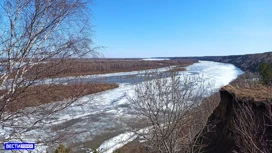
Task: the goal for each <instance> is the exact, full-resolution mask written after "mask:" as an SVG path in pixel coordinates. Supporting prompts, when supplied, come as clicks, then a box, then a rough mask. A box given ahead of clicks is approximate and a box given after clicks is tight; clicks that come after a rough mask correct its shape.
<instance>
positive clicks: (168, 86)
mask: <svg viewBox="0 0 272 153" xmlns="http://www.w3.org/2000/svg"><path fill="white" fill-rule="evenodd" d="M207 86H208V84H206V83H205V81H204V80H203V79H202V78H201V77H199V76H186V75H178V73H176V72H170V73H159V72H152V73H147V74H146V75H145V81H144V82H142V83H139V84H137V85H136V86H135V97H134V98H132V102H133V105H134V107H135V108H136V109H137V110H138V111H139V112H140V114H141V122H147V124H148V125H150V126H149V127H148V128H145V130H143V131H142V132H141V133H140V136H141V137H140V139H142V140H144V142H145V144H146V146H147V148H149V149H148V150H150V151H151V152H163V153H165V152H168V153H176V152H197V151H199V150H200V149H197V148H200V147H201V146H200V144H196V143H195V142H196V137H197V135H198V134H199V133H200V132H201V130H202V129H203V127H204V126H205V124H206V121H207V118H208V116H207V113H206V112H205V108H204V107H203V106H204V105H202V104H201V102H202V100H203V98H204V97H205V94H207V92H210V91H209V90H210V89H208V88H207ZM201 107H202V108H201ZM204 114H205V115H204ZM209 114H210V113H209ZM209 114H208V115H209ZM196 145H198V146H196Z"/></svg>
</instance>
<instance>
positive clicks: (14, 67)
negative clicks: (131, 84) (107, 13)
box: [0, 0, 95, 142]
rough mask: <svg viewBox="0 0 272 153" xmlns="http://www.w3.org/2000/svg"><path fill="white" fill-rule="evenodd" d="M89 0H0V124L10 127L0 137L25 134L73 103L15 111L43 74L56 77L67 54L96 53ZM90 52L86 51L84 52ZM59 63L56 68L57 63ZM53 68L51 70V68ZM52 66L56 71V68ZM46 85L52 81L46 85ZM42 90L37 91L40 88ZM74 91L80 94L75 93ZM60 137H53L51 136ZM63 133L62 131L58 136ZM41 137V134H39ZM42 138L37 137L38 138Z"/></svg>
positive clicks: (0, 139) (17, 137) (78, 55)
mask: <svg viewBox="0 0 272 153" xmlns="http://www.w3.org/2000/svg"><path fill="white" fill-rule="evenodd" d="M89 2H90V1H89V0H3V1H1V2H0V4H1V7H0V12H1V13H0V14H1V17H0V22H1V23H0V26H1V30H0V60H1V65H0V66H1V73H0V89H1V91H0V93H1V94H0V129H3V128H5V127H8V128H12V129H10V130H11V131H10V132H9V135H8V136H7V137H5V138H1V136H0V141H8V140H11V139H14V138H16V139H17V140H18V139H19V140H20V139H22V138H21V135H22V133H23V132H27V131H30V130H32V129H34V128H39V126H38V125H40V124H39V123H41V122H42V121H43V120H44V119H45V118H46V117H48V116H50V114H52V113H54V112H57V111H59V110H62V109H64V108H66V107H68V106H70V105H71V104H72V103H73V101H74V100H75V99H74V98H71V101H69V102H67V103H57V104H56V103H55V104H53V105H52V106H51V107H46V108H42V107H41V108H40V109H35V110H31V111H30V110H28V111H25V110H16V111H11V109H10V108H11V106H14V105H19V102H20V101H19V100H20V98H21V97H22V95H23V96H25V94H24V93H25V92H26V91H27V90H28V89H29V88H31V87H33V86H35V85H39V84H40V82H39V81H40V79H41V78H50V77H54V76H55V75H57V74H58V73H60V72H61V71H62V70H63V68H59V67H58V66H59V65H60V64H61V63H63V61H65V62H66V65H65V66H64V67H66V66H69V65H70V64H71V63H69V62H67V59H68V58H79V57H82V56H85V55H88V56H87V57H92V56H93V55H95V54H94V53H95V52H94V48H92V40H91V38H90V36H91V31H90V27H91V25H90V11H88V5H89ZM85 57H86V56H85ZM56 67H58V68H56ZM49 70H50V72H52V73H49ZM52 70H54V71H52ZM47 87H48V88H50V87H51V85H48V86H47ZM36 94H37V96H39V93H36ZM75 97H76V94H75ZM37 111H40V113H39V114H40V116H39V117H37V120H35V121H33V122H26V123H18V121H17V120H16V119H18V118H19V117H24V118H25V119H26V120H27V119H28V117H29V114H31V113H34V112H37ZM57 137H58V136H56V137H52V140H49V142H53V141H54V139H56V138H57ZM60 137H61V136H60ZM37 139H39V138H37ZM39 141H42V140H40V139H39V140H37V142H39Z"/></svg>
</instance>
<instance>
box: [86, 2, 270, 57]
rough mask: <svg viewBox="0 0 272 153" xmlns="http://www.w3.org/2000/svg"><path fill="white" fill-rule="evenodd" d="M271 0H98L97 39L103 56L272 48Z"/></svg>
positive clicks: (94, 21) (95, 6)
mask: <svg viewBox="0 0 272 153" xmlns="http://www.w3.org/2000/svg"><path fill="white" fill-rule="evenodd" d="M271 6H272V1H271V0H94V2H93V4H92V6H91V9H92V12H93V16H92V18H93V19H92V24H93V25H94V27H93V30H94V31H95V32H94V35H93V39H94V42H95V43H96V45H98V46H104V47H105V48H104V49H103V50H100V52H101V53H102V54H103V55H104V56H105V57H163V56H204V55H207V56H208V55H235V54H247V53H260V52H267V51H272V39H271V38H272V9H271Z"/></svg>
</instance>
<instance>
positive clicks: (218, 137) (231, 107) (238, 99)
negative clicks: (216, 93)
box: [197, 85, 272, 153]
mask: <svg viewBox="0 0 272 153" xmlns="http://www.w3.org/2000/svg"><path fill="white" fill-rule="evenodd" d="M271 96H272V92H271V90H270V89H269V88H266V87H262V86H260V87H255V88H235V87H233V86H230V85H229V86H226V87H223V88H222V89H221V90H220V98H221V101H220V103H219V105H218V107H217V108H216V109H215V110H214V111H213V113H212V115H211V116H210V117H209V119H208V122H207V125H206V127H205V129H204V132H203V133H202V134H201V137H200V139H199V140H198V141H197V142H198V144H199V145H200V146H202V147H203V148H202V149H201V150H202V152H207V153H232V152H233V151H236V152H246V151H245V150H246V149H248V148H245V147H250V145H251V144H250V143H247V139H250V137H251V138H252V140H253V143H255V145H256V147H257V148H258V149H261V150H262V149H266V150H268V152H271V151H272V150H271V149H272V148H271V146H269V145H270V144H271V142H270V144H269V143H268V144H264V142H262V141H266V140H272V128H271V125H272V122H271V121H272V120H271ZM239 124H241V125H239ZM245 127H246V128H245ZM241 129H242V130H245V131H242V130H241ZM243 132H244V134H245V135H243ZM250 134H251V135H250ZM248 135H249V137H248ZM243 143H244V144H243ZM265 143H267V142H265ZM269 147H270V148H269Z"/></svg>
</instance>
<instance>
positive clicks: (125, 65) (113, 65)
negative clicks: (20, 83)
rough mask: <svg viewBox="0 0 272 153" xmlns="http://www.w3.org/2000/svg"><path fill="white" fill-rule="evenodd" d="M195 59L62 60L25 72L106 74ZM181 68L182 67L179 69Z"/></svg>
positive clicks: (184, 63)
mask: <svg viewBox="0 0 272 153" xmlns="http://www.w3.org/2000/svg"><path fill="white" fill-rule="evenodd" d="M196 62H197V61H196V60H165V61H143V60H131V61H127V60H63V61H50V62H48V63H46V64H39V65H36V66H34V67H33V68H32V69H31V70H30V71H29V73H28V74H27V77H28V78H35V77H37V78H56V77H66V76H81V75H92V74H106V73H115V72H129V71H139V70H148V69H155V68H162V67H167V66H173V65H178V66H179V67H185V66H189V65H191V64H193V63H196ZM180 70H183V69H180Z"/></svg>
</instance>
